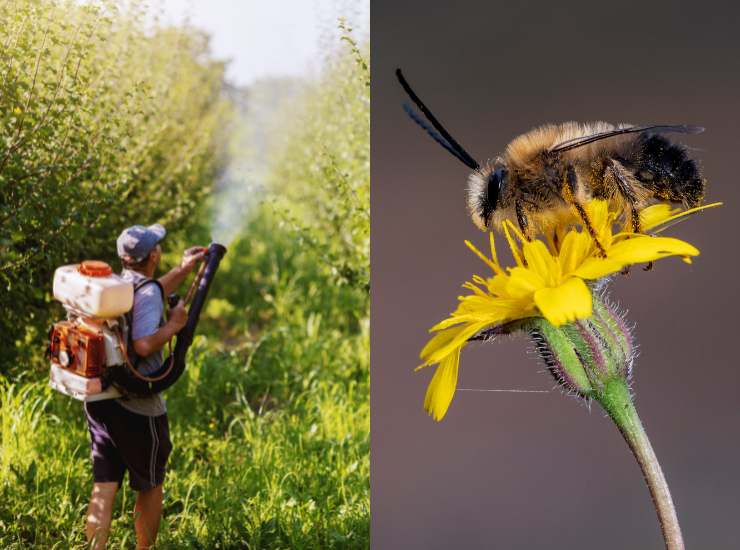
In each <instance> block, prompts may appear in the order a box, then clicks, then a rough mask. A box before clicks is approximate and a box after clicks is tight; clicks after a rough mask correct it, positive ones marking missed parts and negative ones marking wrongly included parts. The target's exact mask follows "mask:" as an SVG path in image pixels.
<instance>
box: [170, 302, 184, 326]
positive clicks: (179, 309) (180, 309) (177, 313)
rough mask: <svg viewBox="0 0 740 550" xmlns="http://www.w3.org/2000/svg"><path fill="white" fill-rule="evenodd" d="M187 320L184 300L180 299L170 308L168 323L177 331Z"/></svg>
mask: <svg viewBox="0 0 740 550" xmlns="http://www.w3.org/2000/svg"><path fill="white" fill-rule="evenodd" d="M187 322H188V312H187V310H186V309H185V302H183V301H182V300H180V301H179V302H177V305H176V306H175V307H173V308H172V309H171V310H170V319H169V323H170V324H171V325H172V328H173V329H174V330H175V332H179V331H180V329H182V327H184V326H185V325H186V324H187Z"/></svg>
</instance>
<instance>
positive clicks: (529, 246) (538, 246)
mask: <svg viewBox="0 0 740 550" xmlns="http://www.w3.org/2000/svg"><path fill="white" fill-rule="evenodd" d="M522 253H523V254H524V259H525V260H526V262H527V269H529V270H531V271H533V272H534V273H536V274H537V275H539V276H540V277H541V278H542V280H543V281H545V284H547V285H550V286H553V285H556V284H558V283H559V282H560V265H558V262H557V260H556V259H555V258H553V257H552V254H550V251H549V250H548V249H547V246H545V243H543V242H542V241H540V240H535V241H529V242H525V243H524V244H523V245H522Z"/></svg>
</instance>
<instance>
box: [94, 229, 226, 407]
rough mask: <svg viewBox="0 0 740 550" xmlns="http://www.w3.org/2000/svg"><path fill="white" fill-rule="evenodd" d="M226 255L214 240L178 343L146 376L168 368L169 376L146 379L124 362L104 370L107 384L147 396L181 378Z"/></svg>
mask: <svg viewBox="0 0 740 550" xmlns="http://www.w3.org/2000/svg"><path fill="white" fill-rule="evenodd" d="M224 254H226V247H225V246H223V245H221V244H218V243H211V244H210V246H209V247H208V252H207V254H206V260H205V262H206V266H205V269H204V271H203V277H201V279H200V284H199V285H198V288H197V289H196V290H195V294H194V295H193V301H192V302H191V304H190V310H189V311H188V322H187V323H186V324H185V326H184V327H183V328H182V329H181V330H180V332H178V333H177V343H176V344H175V349H174V351H173V352H172V354H170V355H169V356H168V357H167V359H165V360H164V363H162V366H161V367H160V368H159V369H158V370H157V371H156V372H153V373H149V374H148V375H147V377H148V378H159V377H160V376H162V374H163V373H165V372H167V370H168V369H169V372H167V375H166V376H164V377H162V378H161V379H158V380H156V381H155V382H147V381H145V380H142V379H140V378H138V377H136V376H135V375H134V374H133V373H132V372H131V370H130V369H129V367H127V366H125V365H121V366H116V367H111V368H107V369H105V371H104V375H103V378H104V386H107V385H111V384H112V385H113V386H115V387H116V388H118V389H119V390H120V391H121V392H122V393H124V394H126V395H132V396H148V395H153V394H155V393H159V392H162V391H164V390H166V389H167V388H169V387H170V386H171V385H172V384H174V383H175V382H177V381H178V380H179V378H180V376H182V373H183V372H185V356H186V355H187V352H188V348H190V345H191V344H192V343H193V336H194V335H195V327H196V326H197V325H198V319H200V312H201V310H202V309H203V305H204V304H205V301H206V296H207V295H208V289H209V288H210V287H211V283H212V282H213V276H214V275H215V273H216V270H217V269H218V265H219V263H220V262H221V258H223V257H224Z"/></svg>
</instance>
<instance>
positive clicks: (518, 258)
mask: <svg viewBox="0 0 740 550" xmlns="http://www.w3.org/2000/svg"><path fill="white" fill-rule="evenodd" d="M501 227H502V228H503V229H504V236H505V237H506V241H507V242H508V243H509V248H511V255H512V256H514V261H515V262H516V265H518V266H519V267H522V266H523V265H524V262H523V261H522V254H521V252H520V250H519V245H517V244H516V241H515V240H514V237H512V236H511V232H513V233H514V234H515V235H517V234H518V235H521V233H520V232H519V230H518V229H517V228H516V227H514V224H513V223H511V222H510V221H509V220H504V223H502V224H501ZM519 240H520V241H524V240H525V239H524V236H522V237H521V238H520V239H519Z"/></svg>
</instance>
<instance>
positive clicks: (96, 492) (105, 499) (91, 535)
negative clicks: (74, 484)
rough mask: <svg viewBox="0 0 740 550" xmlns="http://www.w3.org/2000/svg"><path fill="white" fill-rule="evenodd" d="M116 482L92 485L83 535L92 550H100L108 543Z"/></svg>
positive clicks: (116, 487)
mask: <svg viewBox="0 0 740 550" xmlns="http://www.w3.org/2000/svg"><path fill="white" fill-rule="evenodd" d="M117 490H118V482H116V481H106V482H102V483H93V490H92V495H91V496H90V505H89V506H88V507H87V524H86V526H85V534H86V535H87V543H88V544H89V546H90V548H92V550H102V549H103V548H105V544H106V542H108V532H109V531H110V523H111V518H112V516H113V502H114V501H115V499H116V491H117Z"/></svg>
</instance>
